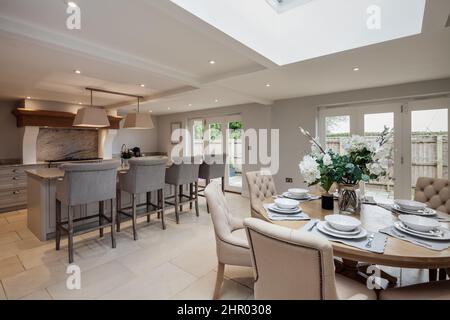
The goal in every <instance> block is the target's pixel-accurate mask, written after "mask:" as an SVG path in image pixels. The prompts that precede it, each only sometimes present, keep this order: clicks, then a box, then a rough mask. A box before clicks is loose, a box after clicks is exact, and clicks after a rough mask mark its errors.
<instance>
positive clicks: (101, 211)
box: [98, 201, 105, 238]
mask: <svg viewBox="0 0 450 320" xmlns="http://www.w3.org/2000/svg"><path fill="white" fill-rule="evenodd" d="M98 213H99V220H100V221H99V222H100V225H101V226H102V225H103V224H104V221H103V216H104V215H105V202H103V201H100V202H99V203H98ZM100 238H103V228H100Z"/></svg>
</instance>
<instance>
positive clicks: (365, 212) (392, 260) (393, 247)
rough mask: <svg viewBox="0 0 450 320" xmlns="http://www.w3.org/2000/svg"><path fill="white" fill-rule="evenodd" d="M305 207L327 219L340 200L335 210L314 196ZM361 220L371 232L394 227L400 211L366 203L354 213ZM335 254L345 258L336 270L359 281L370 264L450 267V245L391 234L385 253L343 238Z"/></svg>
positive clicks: (286, 223)
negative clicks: (417, 241)
mask: <svg viewBox="0 0 450 320" xmlns="http://www.w3.org/2000/svg"><path fill="white" fill-rule="evenodd" d="M273 202H274V198H272V197H271V198H267V199H266V200H265V201H264V204H271V203H273ZM300 207H301V209H302V211H303V212H304V213H306V214H308V215H309V217H310V218H311V219H319V220H324V218H325V216H327V215H331V214H339V213H340V212H339V209H338V205H337V202H335V205H334V210H324V209H322V206H321V200H318V199H317V200H310V201H305V202H301V203H300ZM260 212H261V214H262V215H263V216H264V218H265V219H266V220H267V221H268V222H271V223H273V224H276V225H280V226H284V227H287V228H291V229H301V228H303V227H304V226H305V225H306V224H307V223H308V221H304V220H303V221H291V220H289V221H272V220H270V219H269V215H268V213H267V212H266V210H260ZM351 216H353V217H355V218H357V219H359V220H360V221H361V226H362V227H363V228H364V229H366V230H367V231H369V233H370V232H378V231H379V230H382V229H385V228H387V227H390V226H392V225H393V224H394V222H396V221H397V220H398V215H397V214H395V213H393V212H392V211H390V210H387V209H386V208H385V207H382V206H378V205H369V204H363V205H362V207H361V212H360V214H358V215H355V214H353V215H351ZM442 225H443V226H444V227H447V228H448V227H449V224H448V223H442ZM331 244H332V246H333V252H334V256H335V257H338V258H341V259H342V261H341V260H335V264H336V272H337V273H340V274H343V275H345V276H348V277H350V278H353V279H355V280H359V281H361V282H362V281H366V280H367V277H368V276H369V274H368V273H367V267H368V266H369V265H381V266H390V267H399V268H414V269H431V270H435V269H445V268H449V267H450V249H446V250H443V251H435V250H431V249H428V248H425V247H422V246H418V245H416V244H413V243H410V242H407V241H404V240H401V239H397V238H394V237H390V236H388V237H387V242H386V247H385V250H384V253H374V252H370V251H368V250H363V249H359V248H356V247H353V246H349V245H346V244H343V243H339V242H334V241H333V242H331ZM381 277H382V278H385V279H386V280H388V281H389V284H390V286H394V285H395V283H396V282H397V278H396V277H393V276H391V275H389V274H388V273H386V272H381Z"/></svg>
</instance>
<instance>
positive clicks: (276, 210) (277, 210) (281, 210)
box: [269, 203, 302, 214]
mask: <svg viewBox="0 0 450 320" xmlns="http://www.w3.org/2000/svg"><path fill="white" fill-rule="evenodd" d="M269 210H270V211H273V212H276V213H284V214H295V213H299V212H302V209H301V208H295V209H293V210H290V209H289V210H287V209H280V208H278V207H277V206H276V204H274V203H272V204H270V205H269Z"/></svg>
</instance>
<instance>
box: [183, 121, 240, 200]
mask: <svg viewBox="0 0 450 320" xmlns="http://www.w3.org/2000/svg"><path fill="white" fill-rule="evenodd" d="M189 122H190V125H189V127H190V131H191V132H190V133H191V137H192V142H191V150H190V151H191V154H193V155H204V154H223V153H225V154H227V165H226V166H225V189H226V190H227V191H233V192H242V151H243V146H242V140H241V136H242V132H243V125H242V118H241V115H238V114H237V115H228V116H222V117H211V118H203V119H191V120H190V121H189Z"/></svg>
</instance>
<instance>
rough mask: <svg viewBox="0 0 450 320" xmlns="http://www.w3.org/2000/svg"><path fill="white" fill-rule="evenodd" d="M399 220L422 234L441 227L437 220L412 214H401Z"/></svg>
mask: <svg viewBox="0 0 450 320" xmlns="http://www.w3.org/2000/svg"><path fill="white" fill-rule="evenodd" d="M398 219H399V220H400V221H401V222H403V224H404V225H406V226H407V227H408V228H410V229H413V230H415V231H421V232H430V230H434V229H437V228H439V227H440V226H441V224H440V223H439V221H437V220H435V219H430V218H426V217H421V216H416V215H412V214H401V215H399V216H398Z"/></svg>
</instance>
